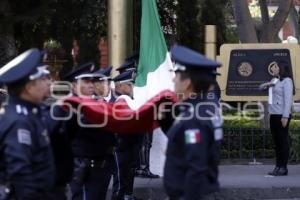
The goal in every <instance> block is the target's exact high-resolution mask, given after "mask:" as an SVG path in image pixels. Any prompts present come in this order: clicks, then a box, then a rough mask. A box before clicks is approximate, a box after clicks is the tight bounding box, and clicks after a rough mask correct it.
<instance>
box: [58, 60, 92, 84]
mask: <svg viewBox="0 0 300 200" xmlns="http://www.w3.org/2000/svg"><path fill="white" fill-rule="evenodd" d="M94 69H95V64H94V63H93V62H89V63H85V64H83V65H80V66H78V67H76V68H75V69H74V70H72V71H71V72H70V73H68V74H67V75H66V76H65V77H63V79H64V80H66V81H75V80H78V79H84V78H89V79H92V78H93V74H92V73H93V71H94Z"/></svg>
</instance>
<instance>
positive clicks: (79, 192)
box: [70, 155, 114, 200]
mask: <svg viewBox="0 0 300 200" xmlns="http://www.w3.org/2000/svg"><path fill="white" fill-rule="evenodd" d="M74 161H75V162H74V164H75V169H74V176H73V179H72V181H71V183H70V187H71V193H72V197H71V199H72V200H105V199H106V193H107V189H108V185H109V182H110V179H111V176H112V172H113V166H114V164H113V155H109V156H107V158H106V159H103V160H102V159H100V160H96V161H95V162H91V161H90V159H85V158H75V159H74Z"/></svg>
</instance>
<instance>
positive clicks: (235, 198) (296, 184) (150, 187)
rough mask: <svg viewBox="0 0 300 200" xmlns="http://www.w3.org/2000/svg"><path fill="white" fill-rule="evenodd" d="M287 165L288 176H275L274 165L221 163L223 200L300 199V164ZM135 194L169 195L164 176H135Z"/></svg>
mask: <svg viewBox="0 0 300 200" xmlns="http://www.w3.org/2000/svg"><path fill="white" fill-rule="evenodd" d="M288 168H289V175H288V176H282V177H273V176H268V175H267V172H268V171H270V170H272V169H273V166H272V165H222V166H220V178H219V180H220V183H221V188H222V190H221V195H220V196H221V198H220V199H223V200H225V199H228V200H240V199H247V200H252V199H253V200H254V199H260V200H265V199H268V200H274V199H277V200H278V199H284V200H297V199H298V200H300V165H290V166H289V167H288ZM135 194H136V196H138V197H142V198H143V199H151V200H163V199H165V197H166V196H165V194H164V191H163V186H162V179H142V178H136V180H135ZM108 199H109V198H108Z"/></svg>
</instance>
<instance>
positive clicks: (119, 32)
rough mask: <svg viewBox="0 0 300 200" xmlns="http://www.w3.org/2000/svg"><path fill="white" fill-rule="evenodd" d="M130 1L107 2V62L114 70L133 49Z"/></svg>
mask: <svg viewBox="0 0 300 200" xmlns="http://www.w3.org/2000/svg"><path fill="white" fill-rule="evenodd" d="M132 6H133V2H132V0H109V1H108V62H109V65H111V66H113V75H116V72H115V69H116V68H118V67H119V66H120V65H121V64H123V63H124V62H125V58H126V57H127V56H128V55H129V54H131V53H132V48H133V30H132V29H133V28H132V27H133V17H132Z"/></svg>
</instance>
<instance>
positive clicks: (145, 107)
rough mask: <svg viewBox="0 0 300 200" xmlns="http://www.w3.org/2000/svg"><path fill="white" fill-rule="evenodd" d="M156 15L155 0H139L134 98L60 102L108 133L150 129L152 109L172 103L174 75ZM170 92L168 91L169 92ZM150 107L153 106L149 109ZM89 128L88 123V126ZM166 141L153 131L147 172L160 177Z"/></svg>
mask: <svg viewBox="0 0 300 200" xmlns="http://www.w3.org/2000/svg"><path fill="white" fill-rule="evenodd" d="M171 69H172V62H171V59H170V56H169V54H168V50H167V46H166V42H165V38H164V35H163V32H162V27H161V24H160V20H159V15H158V12H157V6H156V0H142V21H141V41H140V60H139V64H138V74H137V76H136V80H135V86H134V98H133V99H131V98H130V97H128V96H126V95H122V96H120V97H119V98H118V99H117V101H116V102H115V103H106V102H102V101H96V100H93V99H86V98H80V97H70V98H68V99H66V100H65V101H64V102H65V103H67V105H71V106H68V107H76V108H77V112H79V113H82V114H83V115H84V116H85V118H86V119H87V120H88V122H89V123H91V124H93V125H101V128H103V129H106V130H108V131H110V132H111V133H115V132H117V133H119V134H122V133H124V134H128V133H145V132H147V131H152V130H153V124H154V121H155V120H154V118H155V116H154V113H155V112H156V110H155V107H158V106H159V104H160V102H161V101H169V102H173V103H174V102H176V96H175V94H174V93H173V92H171V91H172V90H174V89H173V88H174V83H173V81H172V79H173V77H174V73H173V72H171V71H170V70H171ZM170 90H171V91H170ZM153 105H154V106H153ZM89 125H90V124H89ZM166 146H167V138H166V136H165V135H164V133H162V131H161V130H160V129H156V130H154V133H153V142H152V148H151V154H150V162H151V164H150V167H151V171H152V172H154V173H156V174H159V175H162V172H163V166H164V162H165V151H166Z"/></svg>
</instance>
